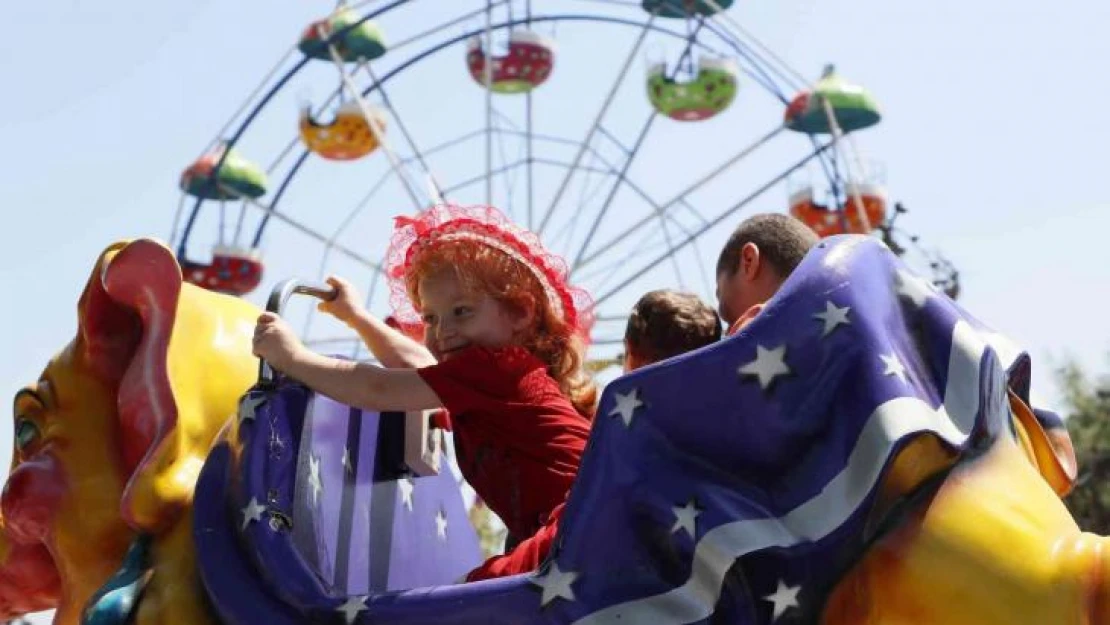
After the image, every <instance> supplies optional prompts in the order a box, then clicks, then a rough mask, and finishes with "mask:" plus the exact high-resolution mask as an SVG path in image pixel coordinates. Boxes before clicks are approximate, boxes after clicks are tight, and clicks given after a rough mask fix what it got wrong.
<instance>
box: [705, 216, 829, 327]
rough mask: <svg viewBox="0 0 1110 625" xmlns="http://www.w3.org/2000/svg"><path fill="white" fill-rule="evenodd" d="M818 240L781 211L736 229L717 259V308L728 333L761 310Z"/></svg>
mask: <svg viewBox="0 0 1110 625" xmlns="http://www.w3.org/2000/svg"><path fill="white" fill-rule="evenodd" d="M817 241H818V237H817V234H816V233H814V232H813V230H810V228H809V226H807V225H805V224H804V223H802V222H801V221H798V220H797V219H795V218H793V217H791V216H789V215H784V214H781V213H764V214H759V215H753V216H751V217H749V218H747V219H745V220H744V221H743V222H742V223H741V224H740V225H739V226H738V227H737V228H736V230H735V231H734V232H733V233H732V236H730V237H729V239H728V242H727V243H725V246H724V249H722V250H721V255H720V257H719V258H718V259H717V302H718V310H720V313H721V319H723V320H724V322H725V324H726V325H727V326H728V332H727V333H726V334H727V335H730V336H731V335H732V334H735V333H736V332H738V331H739V330H740V328H742V327H744V326H745V325H747V324H748V323H749V322H750V321H751V320H752V319H754V318H755V316H756V315H758V314H759V312H760V311H761V310H763V305H764V304H765V303H766V302H767V300H769V299H771V297H772V296H773V295H774V294H775V293H777V292H778V290H779V288H780V287H781V286H782V284H783V282H786V279H787V278H788V277H789V276H790V274H791V273H792V272H793V271H794V268H795V267H797V266H798V264H799V263H801V262H802V259H803V258H805V255H806V254H807V253H808V252H809V250H810V249H812V248H813V246H814V245H816V244H817Z"/></svg>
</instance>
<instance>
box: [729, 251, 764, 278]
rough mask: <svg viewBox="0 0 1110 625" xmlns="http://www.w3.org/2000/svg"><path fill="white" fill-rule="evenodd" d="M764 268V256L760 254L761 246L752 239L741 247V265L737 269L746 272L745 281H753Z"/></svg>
mask: <svg viewBox="0 0 1110 625" xmlns="http://www.w3.org/2000/svg"><path fill="white" fill-rule="evenodd" d="M762 268H763V257H762V256H761V255H760V254H759V246H758V245H756V244H755V243H752V242H751V241H749V242H747V243H745V244H744V247H742V248H740V266H739V267H737V269H736V270H737V271H739V272H741V273H743V274H744V280H745V282H751V281H752V280H755V279H756V277H758V276H759V272H760V270H761V269H762Z"/></svg>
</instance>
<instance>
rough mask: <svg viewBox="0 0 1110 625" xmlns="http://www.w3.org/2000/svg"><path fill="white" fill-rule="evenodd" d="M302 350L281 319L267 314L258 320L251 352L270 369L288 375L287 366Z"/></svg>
mask: <svg viewBox="0 0 1110 625" xmlns="http://www.w3.org/2000/svg"><path fill="white" fill-rule="evenodd" d="M304 349H305V346H304V344H302V343H301V341H300V339H298V338H297V335H296V333H295V332H293V329H292V328H290V327H289V324H287V323H285V321H284V320H283V319H282V318H281V317H279V316H277V315H275V314H274V313H269V312H268V313H262V316H260V317H259V318H258V322H257V323H256V325H255V326H254V341H253V344H252V349H251V351H252V352H253V353H254V355H255V356H258V357H259V358H261V359H263V360H265V361H266V362H268V363H270V366H271V367H273V368H275V369H277V370H279V371H283V372H286V373H288V367H289V365H290V364H291V363H292V362H293V361H294V360H296V358H297V355H298V354H299V353H300V352H302V351H304Z"/></svg>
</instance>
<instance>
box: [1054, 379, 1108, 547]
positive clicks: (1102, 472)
mask: <svg viewBox="0 0 1110 625" xmlns="http://www.w3.org/2000/svg"><path fill="white" fill-rule="evenodd" d="M1056 379H1057V381H1058V383H1059V385H1060V388H1061V390H1062V391H1063V394H1064V401H1065V402H1066V404H1067V408H1068V411H1069V412H1068V415H1067V421H1066V423H1067V426H1068V433H1069V434H1070V435H1071V439H1072V444H1073V445H1074V446H1075V455H1076V459H1077V460H1078V463H1079V478H1078V480H1077V481H1076V486H1075V490H1073V491H1072V493H1071V494H1070V495H1068V497H1067V498H1066V499H1065V500H1064V503H1065V504H1067V506H1068V509H1070V510H1071V512H1072V515H1074V516H1075V520H1076V522H1077V523H1079V527H1081V528H1082V529H1083V530H1085V531H1088V532H1094V533H1096V534H1102V535H1104V536H1105V535H1110V378H1107V377H1106V376H1101V377H1100V378H1098V379H1097V380H1094V381H1092V380H1091V379H1090V378H1089V377H1088V376H1087V374H1086V373H1085V372H1084V371H1083V369H1082V368H1081V367H1080V366H1079V365H1078V364H1077V363H1075V362H1074V361H1069V362H1068V363H1066V364H1065V365H1064V366H1062V367H1060V368H1059V369H1058V370H1057V372H1056Z"/></svg>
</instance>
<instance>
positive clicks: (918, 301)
mask: <svg viewBox="0 0 1110 625" xmlns="http://www.w3.org/2000/svg"><path fill="white" fill-rule="evenodd" d="M894 285H895V286H896V287H897V289H898V294H899V295H901V296H903V297H906V298H909V300H910V301H911V302H913V305H914V306H917V307H918V308H921V307H922V306H924V305H925V302H926V300H928V299H929V296H930V295H931V294H933V293H934V292H935V289H934V288H933V285H932V284H929V283H928V282H926V281H925V280H922V279H921V278H919V277H918V276H916V275H914V274H912V273H910V272H908V271H906V270H904V269H899V270H898V272H897V273H896V274H894Z"/></svg>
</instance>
